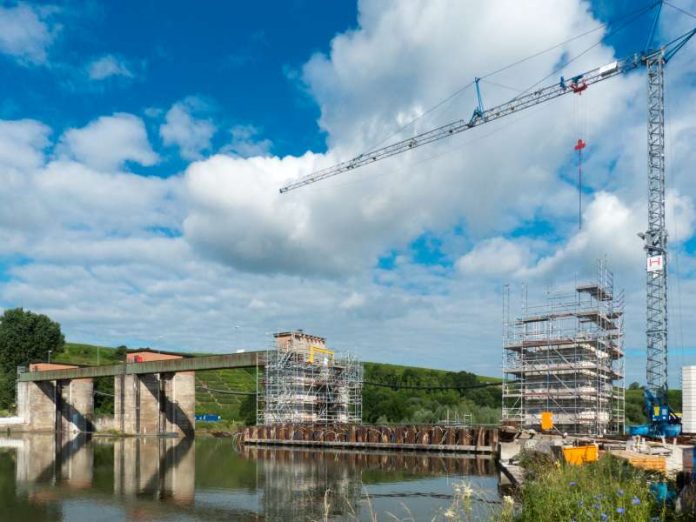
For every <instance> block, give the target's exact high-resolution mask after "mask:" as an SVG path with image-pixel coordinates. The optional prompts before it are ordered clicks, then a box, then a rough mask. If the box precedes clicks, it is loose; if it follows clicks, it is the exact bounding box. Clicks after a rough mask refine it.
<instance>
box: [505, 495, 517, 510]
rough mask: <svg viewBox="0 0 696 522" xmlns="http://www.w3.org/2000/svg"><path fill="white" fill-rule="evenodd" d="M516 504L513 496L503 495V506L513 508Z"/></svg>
mask: <svg viewBox="0 0 696 522" xmlns="http://www.w3.org/2000/svg"><path fill="white" fill-rule="evenodd" d="M514 505H515V500H514V499H513V498H512V497H511V496H509V495H505V496H504V497H503V506H505V507H506V508H508V509H509V508H512V507H513V506H514Z"/></svg>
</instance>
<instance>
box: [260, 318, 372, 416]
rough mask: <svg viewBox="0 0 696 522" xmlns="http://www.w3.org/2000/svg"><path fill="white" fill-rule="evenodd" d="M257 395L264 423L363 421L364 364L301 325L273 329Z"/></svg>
mask: <svg viewBox="0 0 696 522" xmlns="http://www.w3.org/2000/svg"><path fill="white" fill-rule="evenodd" d="M274 337H275V348H274V349H270V350H268V352H267V354H266V366H265V370H264V374H263V380H262V383H261V384H262V389H261V390H260V393H259V394H258V397H259V401H258V406H257V421H258V423H259V424H278V423H284V422H294V423H302V422H313V423H327V424H331V423H353V422H355V423H358V422H360V421H361V420H362V385H363V368H362V364H360V362H359V361H358V360H357V359H355V358H354V357H352V356H350V355H347V356H339V355H337V354H336V353H335V352H334V351H332V350H329V349H328V348H327V347H326V340H325V339H324V338H322V337H316V336H313V335H308V334H306V333H304V332H302V331H301V330H299V331H293V332H282V333H277V334H274Z"/></svg>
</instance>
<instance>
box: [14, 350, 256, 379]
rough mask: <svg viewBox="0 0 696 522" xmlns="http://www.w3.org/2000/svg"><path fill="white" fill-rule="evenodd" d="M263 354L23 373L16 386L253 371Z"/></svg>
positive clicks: (241, 353)
mask: <svg viewBox="0 0 696 522" xmlns="http://www.w3.org/2000/svg"><path fill="white" fill-rule="evenodd" d="M265 354H266V352H265V351H254V352H240V353H232V354H227V355H207V356H202V357H191V358H181V359H167V360H161V361H147V362H140V363H123V364H112V365H108V366H85V367H82V368H66V369H61V370H44V371H34V372H23V373H20V374H19V375H18V377H17V380H18V381H19V382H40V381H61V380H73V379H93V378H95V377H117V376H119V375H144V374H154V373H177V372H193V371H203V370H222V369H226V368H254V367H256V366H257V365H258V366H263V364H264V359H265Z"/></svg>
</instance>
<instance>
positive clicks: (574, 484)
mask: <svg viewBox="0 0 696 522" xmlns="http://www.w3.org/2000/svg"><path fill="white" fill-rule="evenodd" d="M568 485H569V486H570V487H571V488H572V487H573V486H577V485H578V483H577V482H570V483H568Z"/></svg>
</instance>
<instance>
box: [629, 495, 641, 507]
mask: <svg viewBox="0 0 696 522" xmlns="http://www.w3.org/2000/svg"><path fill="white" fill-rule="evenodd" d="M631 504H633V505H634V506H637V505H638V504H640V499H639V498H638V497H633V498H632V499H631Z"/></svg>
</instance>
